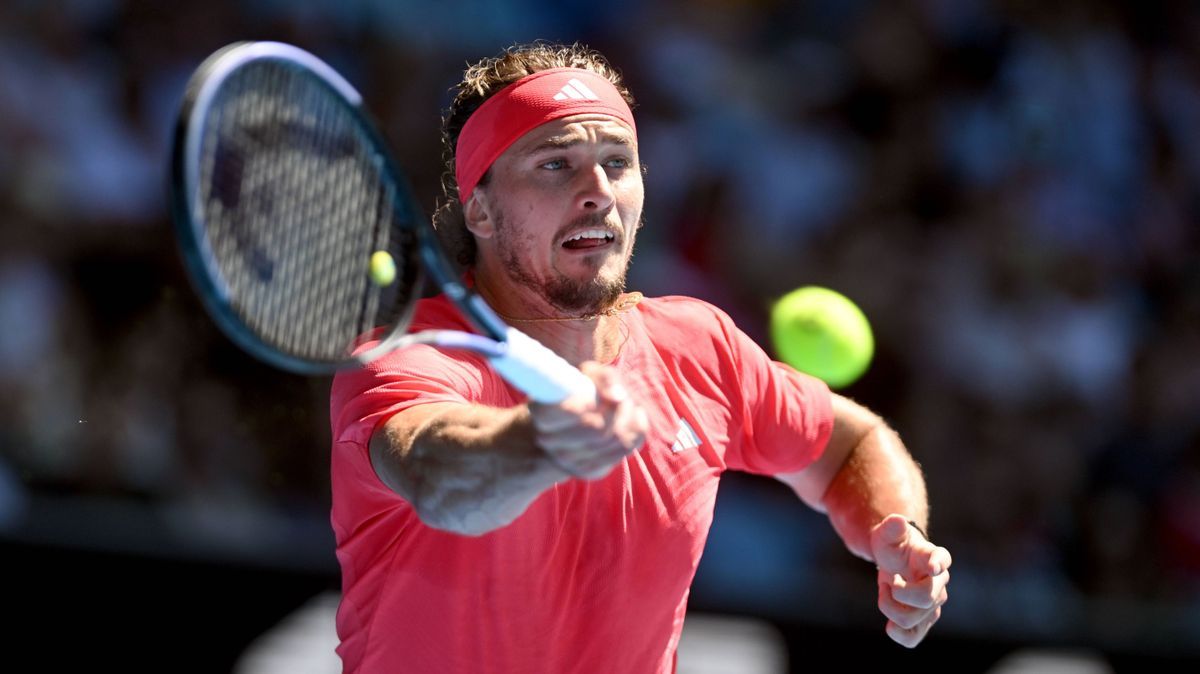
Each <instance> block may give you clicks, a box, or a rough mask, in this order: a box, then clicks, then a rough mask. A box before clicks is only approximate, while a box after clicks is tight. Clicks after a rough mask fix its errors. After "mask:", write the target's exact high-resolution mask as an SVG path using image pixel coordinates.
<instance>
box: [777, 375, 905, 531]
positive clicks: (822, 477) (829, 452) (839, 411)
mask: <svg viewBox="0 0 1200 674" xmlns="http://www.w3.org/2000/svg"><path fill="white" fill-rule="evenodd" d="M830 396H831V402H832V405H833V432H832V434H831V435H830V437H829V443H828V444H827V445H826V446H825V451H824V452H822V453H821V456H820V458H818V459H817V460H816V461H814V462H813V463H812V464H810V465H808V466H807V467H805V468H804V469H803V470H800V471H797V472H794V473H780V474H778V475H776V476H775V477H776V479H778V480H780V481H781V482H783V483H784V484H786V485H788V486H790V487H791V488H792V490H793V491H795V492H796V495H797V496H799V497H800V499H801V500H803V501H804V502H805V503H806V504H808V506H809V507H811V508H813V509H814V510H818V511H821V512H824V511H825V507H824V505H823V504H822V500H823V498H824V496H825V492H826V490H828V489H829V485H830V483H832V482H833V478H834V476H836V475H837V474H838V471H840V470H841V469H842V466H844V465H845V464H846V460H847V459H848V458H849V457H850V453H851V452H852V451H853V450H854V448H855V447H856V446H858V444H859V443H860V442H861V441H862V439H863V438H864V437H866V436H867V434H868V433H870V432H871V431H872V430H874V429H875V428H878V427H879V426H880V425H882V424H883V421H882V420H881V419H880V418H879V417H878V416H876V415H875V414H874V413H873V412H871V411H870V410H868V409H867V408H865V407H863V406H862V405H859V404H858V403H856V402H854V401H853V400H850V399H849V398H846V397H845V396H840V395H838V394H836V393H831V394H830Z"/></svg>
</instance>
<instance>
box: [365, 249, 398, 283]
mask: <svg viewBox="0 0 1200 674" xmlns="http://www.w3.org/2000/svg"><path fill="white" fill-rule="evenodd" d="M370 274H371V282H372V283H374V284H375V285H377V286H380V287H383V286H390V285H391V284H392V282H393V281H395V280H396V261H395V260H393V259H392V255H391V253H389V252H387V251H386V250H377V251H375V252H374V253H372V254H371V268H370Z"/></svg>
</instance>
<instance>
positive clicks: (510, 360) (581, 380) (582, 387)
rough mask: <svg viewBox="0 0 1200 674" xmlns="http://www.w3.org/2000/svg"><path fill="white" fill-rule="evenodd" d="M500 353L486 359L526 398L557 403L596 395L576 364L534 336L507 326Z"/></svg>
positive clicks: (592, 386) (589, 380)
mask: <svg viewBox="0 0 1200 674" xmlns="http://www.w3.org/2000/svg"><path fill="white" fill-rule="evenodd" d="M505 346H506V347H507V348H506V349H505V350H504V353H503V354H501V355H499V356H492V357H491V358H490V359H489V360H490V361H491V363H492V367H493V368H495V369H496V372H499V373H500V376H502V377H504V378H505V379H507V380H508V382H509V383H511V384H512V385H513V386H516V387H517V388H519V389H521V390H522V391H524V392H525V394H526V395H528V396H529V399H530V400H533V401H535V402H539V403H557V402H562V401H563V400H565V399H567V398H569V397H571V396H574V395H581V396H586V397H588V398H595V397H596V385H595V384H593V383H592V380H591V379H588V377H587V375H585V374H584V373H582V372H580V371H579V369H578V368H576V367H575V366H573V365H571V364H570V363H568V362H567V361H565V360H563V359H562V358H561V357H560V356H559V355H558V354H557V353H554V352H553V351H551V350H550V349H547V348H546V347H545V346H543V345H542V344H541V342H539V341H537V340H536V339H534V338H532V337H530V336H529V335H526V334H525V333H523V332H521V331H520V330H517V329H516V328H513V327H509V328H508V332H507V338H506V340H505Z"/></svg>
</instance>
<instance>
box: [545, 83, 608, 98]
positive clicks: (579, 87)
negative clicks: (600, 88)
mask: <svg viewBox="0 0 1200 674" xmlns="http://www.w3.org/2000/svg"><path fill="white" fill-rule="evenodd" d="M568 98H570V99H573V100H577V101H598V100H600V97H599V96H597V95H596V92H594V91H592V90H591V89H588V88H587V85H586V84H584V83H583V82H580V81H579V80H577V79H575V78H574V77H572V78H571V79H569V80H567V83H566V84H564V85H563V88H562V89H559V90H558V93H557V94H554V100H556V101H565V100H567V99H568Z"/></svg>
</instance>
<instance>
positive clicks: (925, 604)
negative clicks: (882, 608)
mask: <svg viewBox="0 0 1200 674" xmlns="http://www.w3.org/2000/svg"><path fill="white" fill-rule="evenodd" d="M947 575H948V574H942V575H940V576H926V577H925V578H923V579H921V580H919V581H912V582H909V581H905V580H904V579H902V578H900V576H899V575H897V576H896V577H895V578H896V579H898V581H897V582H888V581H889V580H891V579H880V585H881V586H887V587H889V588H890V592H891V596H892V599H894V600H896V601H897V602H898V603H900V604H902V605H904V606H911V607H913V608H917V609H925V610H928V609H931V608H934V607H935V606H941V605H942V604H944V603H946V599H947V597H948V596H949V591H948V590H947V589H946V581H947Z"/></svg>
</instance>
